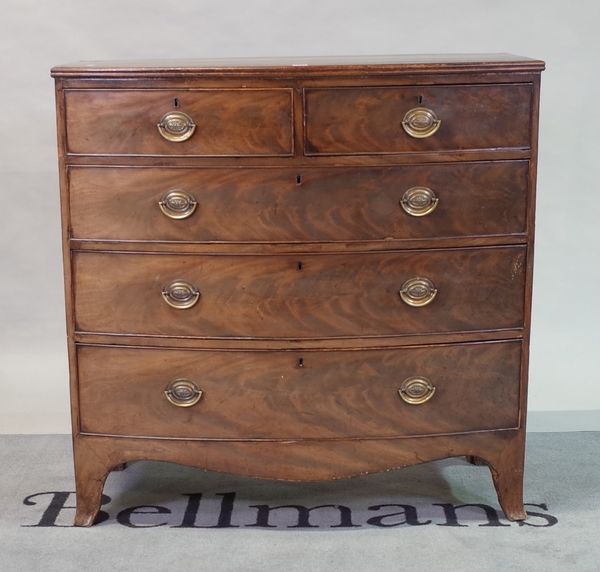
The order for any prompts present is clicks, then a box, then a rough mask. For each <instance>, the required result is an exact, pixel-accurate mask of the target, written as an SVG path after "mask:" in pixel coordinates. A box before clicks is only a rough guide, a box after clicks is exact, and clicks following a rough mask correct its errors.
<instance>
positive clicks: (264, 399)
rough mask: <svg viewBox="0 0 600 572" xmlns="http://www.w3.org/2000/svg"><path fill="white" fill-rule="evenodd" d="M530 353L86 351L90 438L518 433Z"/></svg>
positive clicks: (82, 383)
mask: <svg viewBox="0 0 600 572" xmlns="http://www.w3.org/2000/svg"><path fill="white" fill-rule="evenodd" d="M520 355H521V343H520V342H519V341H511V342H494V343H474V344H457V345H449V346H435V347H427V348H425V347H416V348H404V349H387V350H357V351H318V352H306V353H304V354H302V353H298V352H294V351H290V352H282V351H280V352H242V351H221V352H218V351H193V350H192V351H182V350H164V349H141V348H110V347H92V346H88V347H86V346H83V347H79V349H78V359H77V363H78V368H79V412H80V416H81V430H82V432H84V433H100V434H110V435H127V436H147V437H152V436H156V437H171V438H183V439H186V438H192V439H202V438H207V439H244V440H246V439H262V438H266V439H307V438H308V439H310V438H317V439H322V438H352V437H361V438H373V437H402V436H416V435H432V434H443V433H456V432H463V431H478V430H486V429H505V428H514V427H517V426H518V422H519V421H518V416H519V368H520ZM194 402H195V403H194Z"/></svg>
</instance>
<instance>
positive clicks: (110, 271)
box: [73, 246, 526, 339]
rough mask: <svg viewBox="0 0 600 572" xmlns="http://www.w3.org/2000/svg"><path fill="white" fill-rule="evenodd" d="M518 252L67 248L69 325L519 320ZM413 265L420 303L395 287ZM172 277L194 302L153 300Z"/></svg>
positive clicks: (430, 324)
mask: <svg viewBox="0 0 600 572" xmlns="http://www.w3.org/2000/svg"><path fill="white" fill-rule="evenodd" d="M525 253H526V248H525V247H524V246H510V247H487V248H465V249H447V250H426V251H404V252H386V253H374V252H373V253H366V254H357V253H348V254H316V255H315V254H312V255H311V254H306V255H303V256H300V257H299V256H289V255H270V256H264V255H263V256H250V255H245V256H234V255H228V256H206V255H204V256H203V255H194V256H192V255H170V254H161V255H148V254H121V253H119V254H115V253H91V252H75V253H74V254H73V276H74V295H75V321H76V322H75V327H76V330H77V331H80V332H90V333H91V332H97V333H115V334H127V333H134V334H140V335H155V336H160V335H165V336H185V337H189V336H192V337H199V338H215V337H219V338H227V337H241V338H280V339H283V338H292V339H296V338H307V339H310V338H328V337H366V336H389V335H406V334H414V333H417V334H425V333H440V332H444V333H449V332H456V331H469V330H490V329H507V328H519V327H522V325H523V303H524V288H523V286H524V280H525V263H526V260H525ZM415 276H425V277H427V278H429V279H430V280H431V281H432V282H433V284H434V285H435V287H436V288H437V290H438V293H437V295H436V297H435V299H434V300H433V302H431V303H430V304H429V305H427V306H424V307H421V308H414V307H411V306H408V305H407V304H405V303H404V302H403V301H402V299H401V297H400V295H399V291H400V288H401V286H402V284H403V283H404V282H405V281H406V280H408V279H410V278H413V277H415ZM177 280H185V281H186V282H188V283H190V284H192V285H194V286H196V287H197V288H198V290H199V291H200V299H199V301H198V302H197V303H196V305H194V307H192V308H188V309H184V310H180V309H174V308H171V307H170V306H169V305H168V304H166V303H165V301H164V300H163V299H162V297H161V295H160V294H161V291H162V290H163V288H165V287H166V286H168V285H169V284H170V283H172V282H174V281H177ZM107 308H110V309H111V311H110V312H107V311H106V309H107Z"/></svg>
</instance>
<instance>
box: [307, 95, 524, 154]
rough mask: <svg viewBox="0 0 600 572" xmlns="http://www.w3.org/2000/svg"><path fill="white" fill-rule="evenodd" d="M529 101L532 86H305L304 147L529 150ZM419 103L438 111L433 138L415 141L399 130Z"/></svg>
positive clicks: (332, 150)
mask: <svg viewBox="0 0 600 572" xmlns="http://www.w3.org/2000/svg"><path fill="white" fill-rule="evenodd" d="M531 103H532V86H531V84H515V85H467V86H462V85H460V86H459V85H453V86H435V87H429V86H418V87H417V86H411V87H360V88H350V87H348V88H343V89H307V90H306V93H305V122H306V135H305V141H306V144H305V149H306V153H307V154H308V155H335V154H354V153H369V154H370V153H406V152H415V151H420V152H423V151H442V150H447V149H452V150H456V149H486V148H490V149H494V148H498V147H515V148H518V147H525V148H526V147H529V141H530V120H531ZM415 107H426V108H431V109H432V110H434V111H435V113H436V115H437V117H438V118H439V120H440V121H441V127H440V128H439V131H438V132H437V133H436V134H435V136H433V137H428V138H426V139H415V138H413V137H411V136H410V135H408V134H407V133H405V132H404V131H403V130H402V128H400V124H401V122H402V119H403V118H404V115H405V113H406V112H407V111H409V110H410V109H412V108H415Z"/></svg>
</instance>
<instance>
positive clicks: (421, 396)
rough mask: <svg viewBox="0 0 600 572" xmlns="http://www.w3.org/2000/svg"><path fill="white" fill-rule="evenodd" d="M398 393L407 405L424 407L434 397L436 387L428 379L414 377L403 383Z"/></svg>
mask: <svg viewBox="0 0 600 572" xmlns="http://www.w3.org/2000/svg"><path fill="white" fill-rule="evenodd" d="M398 393H399V394H400V397H401V398H402V400H403V401H405V402H406V403H409V404H410V405H422V404H423V403H427V402H428V401H429V400H430V399H431V398H432V397H433V394H434V393H435V386H434V385H433V384H432V383H431V381H429V380H428V379H427V378H426V377H421V376H414V377H409V378H407V379H405V380H404V381H403V382H402V385H401V386H400V389H399V390H398Z"/></svg>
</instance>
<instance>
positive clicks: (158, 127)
mask: <svg viewBox="0 0 600 572" xmlns="http://www.w3.org/2000/svg"><path fill="white" fill-rule="evenodd" d="M65 108H66V143H67V152H69V153H73V154H87V155H173V156H177V155H180V156H245V155H249V156H252V155H267V156H268V155H291V154H292V153H293V126H292V90H291V89H289V88H288V89H195V90H160V89H159V90H127V89H103V90H100V89H99V90H67V91H66V92H65Z"/></svg>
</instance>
